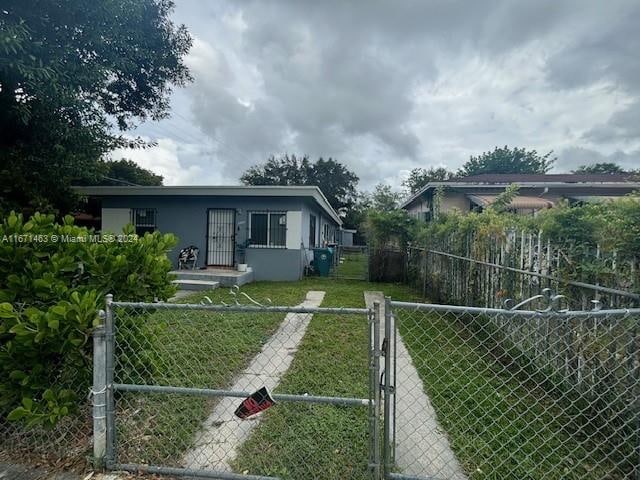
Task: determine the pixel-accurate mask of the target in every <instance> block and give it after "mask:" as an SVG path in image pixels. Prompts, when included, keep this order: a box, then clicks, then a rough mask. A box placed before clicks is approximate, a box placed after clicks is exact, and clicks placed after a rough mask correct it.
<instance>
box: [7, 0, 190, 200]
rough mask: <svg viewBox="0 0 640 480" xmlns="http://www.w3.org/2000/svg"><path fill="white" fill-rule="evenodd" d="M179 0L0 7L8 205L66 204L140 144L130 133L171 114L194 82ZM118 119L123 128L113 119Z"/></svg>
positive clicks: (50, 0)
mask: <svg viewBox="0 0 640 480" xmlns="http://www.w3.org/2000/svg"><path fill="white" fill-rule="evenodd" d="M172 9H173V3H172V2H171V1H170V0H115V1H111V0H95V1H93V2H92V3H91V5H90V6H88V4H87V3H86V2H85V1H84V0H67V1H62V0H46V1H45V0H43V1H40V2H37V5H36V4H34V2H24V1H22V0H7V1H5V2H3V6H2V11H0V30H1V31H2V32H3V34H2V35H0V132H2V135H1V136H0V164H1V165H2V167H0V184H1V185H2V190H0V208H3V209H5V210H6V209H9V208H16V209H20V210H22V211H25V212H31V211H33V210H34V209H36V208H40V209H44V210H58V211H63V212H64V211H66V210H69V209H70V208H71V206H72V205H73V204H74V203H75V202H74V195H73V194H72V192H71V191H70V188H69V186H70V183H71V180H72V179H84V180H85V181H90V182H95V181H97V179H98V178H99V175H100V174H101V166H100V163H99V161H98V160H99V159H100V158H101V157H103V156H104V155H105V154H106V153H108V152H109V151H111V150H112V149H113V148H116V147H124V146H139V145H140V144H141V143H142V142H141V141H140V140H133V141H132V140H131V139H127V138H126V137H125V136H124V135H123V133H122V132H124V131H125V130H127V129H129V128H130V127H132V126H133V125H134V122H136V121H141V120H145V119H148V118H151V119H154V120H155V119H160V118H163V117H164V116H166V113H167V110H168V107H169V101H168V98H169V93H170V92H171V87H172V85H178V86H180V85H184V84H185V83H186V82H188V81H189V80H190V76H189V72H188V70H187V67H186V66H185V64H184V62H183V58H184V56H185V54H186V53H187V52H188V50H189V48H190V46H191V37H190V36H189V34H188V33H187V31H186V29H185V27H184V26H176V25H174V24H173V23H172V22H171V20H170V19H169V14H170V13H171V11H172ZM114 123H115V126H116V127H117V128H116V129H114V128H113V127H114V125H113V124H114Z"/></svg>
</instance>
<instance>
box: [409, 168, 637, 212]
mask: <svg viewBox="0 0 640 480" xmlns="http://www.w3.org/2000/svg"><path fill="white" fill-rule="evenodd" d="M511 184H517V185H518V186H519V187H520V189H519V190H518V195H517V196H516V197H515V198H514V199H513V201H512V202H511V209H512V210H513V211H515V212H517V213H519V214H523V215H533V214H535V212H537V211H539V210H542V209H545V208H551V207H553V206H554V205H555V204H556V203H557V202H559V201H560V200H563V199H567V200H568V201H569V202H572V203H580V202H594V201H603V200H608V199H615V198H620V197H622V196H624V195H627V194H629V193H631V192H633V191H636V190H640V182H639V181H638V180H637V179H632V178H631V177H630V176H626V175H611V174H545V175H532V174H484V175H473V176H469V177H462V178H457V179H455V180H449V181H446V182H432V183H428V184H427V185H425V186H424V187H423V188H422V189H421V190H420V191H418V192H417V193H416V194H414V195H412V196H411V197H410V198H409V199H407V200H406V201H405V202H404V203H403V204H402V208H404V209H405V210H407V211H408V212H409V213H410V214H411V215H413V216H414V217H417V218H420V219H423V220H425V221H429V220H431V218H433V213H434V212H433V204H434V201H433V198H434V195H435V192H436V190H437V189H438V187H442V188H443V197H442V204H441V211H443V212H451V211H453V210H458V211H459V212H462V213H465V212H471V211H482V210H483V209H484V208H486V207H487V206H489V205H491V204H492V203H493V202H494V201H495V199H496V197H497V196H498V195H500V194H501V193H502V192H504V190H505V188H507V187H508V186H509V185H511Z"/></svg>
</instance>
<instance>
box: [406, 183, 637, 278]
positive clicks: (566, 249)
mask: <svg viewBox="0 0 640 480" xmlns="http://www.w3.org/2000/svg"><path fill="white" fill-rule="evenodd" d="M512 193H513V192H509V191H507V192H505V194H503V195H504V196H505V198H504V200H505V201H506V200H509V198H508V195H510V194H512ZM504 203H505V202H502V204H501V205H498V206H497V207H498V208H495V207H494V206H492V207H491V208H487V209H485V210H484V211H483V212H482V213H476V212H471V213H468V214H461V213H459V212H456V211H454V212H447V213H441V214H440V215H438V217H437V218H436V220H435V221H433V222H430V223H428V224H423V225H422V227H421V228H420V229H419V231H418V233H417V234H416V235H415V236H414V237H413V238H412V239H411V241H412V243H413V244H414V245H417V246H428V247H429V248H433V249H444V250H446V251H447V252H450V253H455V254H459V255H463V256H467V255H471V256H473V257H475V258H478V259H484V258H485V252H487V251H488V250H490V248H491V247H492V246H495V245H499V244H501V242H503V241H504V240H505V238H506V237H507V235H509V233H510V232H511V233H513V232H515V231H524V232H531V233H534V234H536V235H537V234H538V233H540V235H541V238H542V239H543V240H544V241H546V240H549V241H550V242H551V244H552V245H554V246H557V247H559V248H560V249H561V251H562V259H563V262H562V263H561V265H562V266H561V267H560V270H561V271H558V272H557V273H559V274H560V276H562V277H563V278H566V279H578V280H581V281H586V282H591V283H596V282H605V283H607V279H608V278H609V277H612V276H613V275H614V272H613V270H612V268H613V267H612V265H614V264H617V269H618V270H617V273H618V275H629V276H633V275H636V276H637V275H638V271H637V269H634V268H631V267H628V265H632V264H636V263H637V261H638V258H640V197H638V196H637V195H629V196H627V197H624V198H621V199H618V200H615V201H605V202H601V203H589V204H583V205H569V203H567V202H561V203H560V204H559V205H557V206H555V207H554V208H550V209H547V210H543V211H540V212H538V214H537V215H536V216H526V215H517V214H514V213H510V212H509V211H504V208H503V205H504ZM507 203H508V202H507ZM596 252H597V253H596ZM564 260H567V261H564ZM625 268H626V269H627V270H629V271H628V272H627V271H626V270H624V269H625ZM637 281H638V279H637V278H636V279H634V278H629V279H628V281H627V283H628V284H629V285H637Z"/></svg>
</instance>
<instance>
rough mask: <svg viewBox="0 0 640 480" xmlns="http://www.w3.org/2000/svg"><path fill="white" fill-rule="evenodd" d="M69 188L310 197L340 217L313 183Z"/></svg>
mask: <svg viewBox="0 0 640 480" xmlns="http://www.w3.org/2000/svg"><path fill="white" fill-rule="evenodd" d="M73 189H74V190H75V191H76V193H78V194H79V195H84V196H91V197H118V196H134V195H148V196H177V195H188V196H229V197H234V196H237V197H244V196H251V197H311V198H313V199H314V200H315V202H316V203H317V204H318V205H320V207H322V209H323V210H324V211H325V212H326V213H327V214H329V216H330V217H331V218H332V219H333V220H334V221H335V222H336V223H337V224H338V225H342V220H340V217H339V216H338V214H337V213H336V211H335V210H334V209H333V208H332V207H331V204H330V203H329V201H328V200H327V198H326V197H325V196H324V194H323V193H322V191H321V190H320V188H318V187H316V186H279V185H274V186H271V185H259V186H257V185H256V186H253V185H251V186H249V185H237V186H217V185H216V186H194V185H180V186H158V187H156V186H139V187H138V186H88V187H85V186H78V187H73Z"/></svg>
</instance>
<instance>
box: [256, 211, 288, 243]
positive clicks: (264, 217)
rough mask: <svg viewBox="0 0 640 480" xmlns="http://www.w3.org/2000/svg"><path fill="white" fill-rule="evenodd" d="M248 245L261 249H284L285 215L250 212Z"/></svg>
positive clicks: (280, 213) (285, 234)
mask: <svg viewBox="0 0 640 480" xmlns="http://www.w3.org/2000/svg"><path fill="white" fill-rule="evenodd" d="M249 245H250V246H251V247H262V248H285V247H286V245H287V213H286V212H250V213H249Z"/></svg>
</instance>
